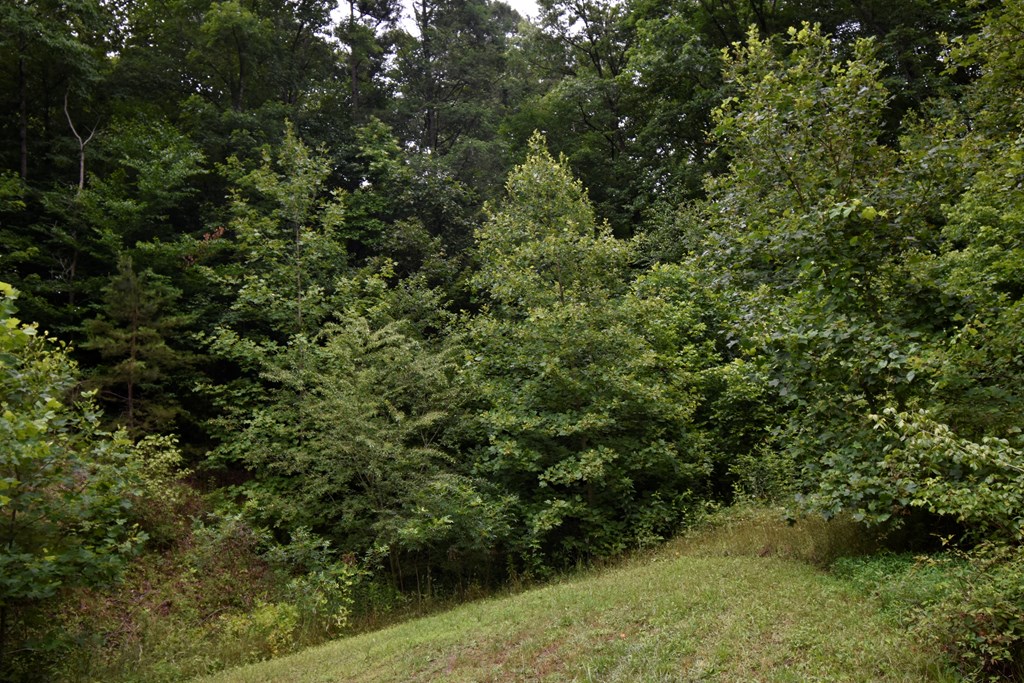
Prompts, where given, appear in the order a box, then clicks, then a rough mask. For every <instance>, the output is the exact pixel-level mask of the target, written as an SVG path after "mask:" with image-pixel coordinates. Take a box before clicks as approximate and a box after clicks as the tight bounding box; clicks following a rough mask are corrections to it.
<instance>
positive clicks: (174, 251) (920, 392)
mask: <svg viewBox="0 0 1024 683" xmlns="http://www.w3.org/2000/svg"><path fill="white" fill-rule="evenodd" d="M1022 46H1024V3H1022V2H1021V1H1020V0H1002V1H998V0H898V1H893V0H621V1H616V0H540V2H539V10H538V13H537V16H536V17H531V18H525V17H522V16H520V15H519V14H518V13H517V12H516V11H515V10H513V9H512V8H511V7H510V6H508V5H506V4H504V3H503V2H501V1H500V0H412V4H411V6H408V7H403V6H402V4H401V2H400V1H399V0H345V2H342V3H340V4H335V3H333V2H330V1H329V0H3V1H2V3H0V100H2V105H0V140H2V143H0V320H2V321H3V324H2V325H0V679H2V680H11V681H23V680H41V679H40V675H41V674H40V672H47V673H46V675H45V676H44V678H46V679H49V680H116V679H117V677H118V676H121V677H124V680H149V681H157V680H180V679H181V678H184V677H187V676H190V675H197V674H202V673H209V672H212V671H215V670H217V669H219V668H223V667H225V666H228V665H231V664H235V663H241V662H245V661H254V660H257V659H262V658H266V657H270V656H273V655H276V654H279V653H282V652H287V651H289V650H291V649H293V648H295V647H298V646H300V645H305V644H310V643H316V642H322V641H323V640H325V639H328V638H332V637H336V636H337V635H339V634H344V633H346V631H347V629H350V628H351V627H352V625H353V624H354V623H356V622H360V620H361V622H360V623H369V622H372V621H373V619H383V620H386V619H387V615H388V614H397V613H400V612H401V610H402V609H404V608H405V607H406V606H408V605H409V604H410V602H415V601H419V600H424V599H429V598H431V597H434V596H437V597H439V598H441V599H456V598H458V599H468V598H471V597H473V596H474V595H480V594H484V593H486V591H488V590H492V589H496V588H500V587H502V586H507V585H510V584H512V583H519V582H524V581H541V580H544V579H545V578H547V577H550V576H553V575H555V574H557V573H558V572H560V571H564V570H566V569H571V568H573V567H578V566H581V565H586V564H589V563H593V562H596V561H601V560H604V559H607V558H613V557H617V556H621V555H622V554H623V553H626V552H629V551H632V550H635V549H638V548H646V547H652V546H655V545H657V544H659V543H661V542H662V541H664V540H666V539H669V538H672V537H673V536H674V535H676V534H677V533H679V532H680V531H681V530H683V529H685V528H687V527H688V526H689V525H691V524H692V523H694V521H695V520H698V519H700V518H701V517H702V515H705V514H707V513H708V511H709V510H712V509H718V508H722V507H726V506H730V505H734V504H740V503H743V504H762V505H777V506H781V507H784V508H785V509H786V511H787V512H786V514H787V515H789V516H790V518H791V519H792V520H796V519H798V518H802V517H804V516H807V515H817V516H824V517H826V518H840V517H841V518H849V519H853V520H856V521H857V522H859V523H861V524H862V525H863V528H864V533H865V534H880V535H884V536H887V537H889V538H892V539H901V540H899V541H894V543H898V544H899V547H898V548H897V549H898V550H899V551H905V552H913V553H926V554H927V553H931V552H939V551H941V552H945V553H947V554H948V556H949V557H952V558H953V559H950V560H949V561H950V562H951V563H953V565H955V573H956V574H957V576H959V577H961V578H962V579H963V581H965V582H966V585H969V586H970V587H971V588H970V590H958V591H955V594H953V595H950V596H947V598H946V599H945V601H944V602H941V603H938V604H936V605H934V609H933V610H932V611H931V612H929V616H928V619H927V620H928V623H929V625H930V628H932V630H933V632H934V633H936V634H938V635H936V637H937V638H939V639H940V641H941V642H942V644H943V645H942V646H943V647H944V648H945V650H946V651H947V652H949V653H950V655H951V656H952V657H953V658H954V659H955V661H956V662H958V666H960V667H961V671H962V672H964V674H965V675H966V676H980V677H994V679H1000V678H1005V677H1009V676H1012V675H1021V672H1022V671H1024V621H1022V617H1021V614H1022V611H1021V605H1024V545H1022V540H1024V433H1022V427H1024V48H1022ZM197 641H206V642H211V643H215V644H217V645H216V647H217V648H219V649H218V650H217V652H218V654H217V655H216V656H214V655H213V654H207V655H203V656H204V657H206V659H204V660H202V661H189V662H187V663H185V664H181V663H180V662H179V663H175V662H176V661H177V660H175V657H176V656H177V655H175V654H174V653H175V652H179V653H180V651H184V650H186V649H188V647H186V645H185V644H186V643H195V642H197ZM189 647H191V646H189ZM161 648H162V649H161ZM176 648H177V649H176ZM232 648H234V650H232ZM144 649H145V651H146V653H147V654H146V657H145V658H146V659H147V661H150V662H158V663H159V666H156V665H154V667H155V668H154V667H151V668H149V669H139V667H140V666H141V665H140V663H139V662H140V658H141V657H142V655H141V653H142V651H143V650H144ZM211 652H213V650H211ZM225 653H227V654H225ZM161 658H162V659H161ZM160 667H163V668H160ZM175 667H177V668H175ZM131 671H136V672H137V673H136V674H134V675H136V676H138V677H139V678H137V679H132V678H131V675H133V674H130V672H131ZM979 680H980V679H979Z"/></svg>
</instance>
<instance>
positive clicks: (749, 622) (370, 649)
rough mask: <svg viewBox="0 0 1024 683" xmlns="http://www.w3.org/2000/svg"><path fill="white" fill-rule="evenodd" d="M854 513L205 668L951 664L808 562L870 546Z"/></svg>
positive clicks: (239, 674)
mask: <svg viewBox="0 0 1024 683" xmlns="http://www.w3.org/2000/svg"><path fill="white" fill-rule="evenodd" d="M852 529H854V527H852V526H851V525H844V524H843V523H841V522H840V523H834V524H831V525H829V524H824V523H822V522H807V523H806V525H802V524H797V525H795V526H789V525H786V524H785V523H784V522H781V521H779V519H778V517H777V516H775V515H773V514H771V513H770V512H764V511H760V512H754V513H732V515H731V516H730V518H729V519H728V521H727V522H725V523H720V524H717V525H712V526H711V528H710V529H707V530H705V531H702V532H701V533H699V534H695V535H690V536H686V537H683V538H681V539H679V540H677V541H675V542H673V543H671V544H669V545H667V546H666V547H664V548H662V549H661V550H659V551H658V552H656V553H653V554H650V555H648V556H645V557H637V558H634V559H632V560H629V561H626V562H624V563H621V564H620V566H616V567H611V568H608V569H605V570H602V571H600V572H596V573H592V574H587V575H581V576H578V577H575V578H569V579H565V580H563V581H562V582H559V583H557V584H553V585H549V586H546V587H543V588H538V589H534V590H530V591H526V592H524V593H522V594H519V595H513V596H509V597H504V598H500V599H499V598H495V599H490V600H484V601H481V602H476V603H472V604H467V605H463V606H461V607H458V608H455V609H453V610H451V611H449V612H446V613H444V614H439V615H435V616H432V617H428V618H423V619H417V620H414V621H410V622H406V623H403V624H398V625H396V626H393V627H390V628H387V629H384V630H381V631H377V632H373V633H365V634H361V635H358V636H353V637H350V638H346V639H343V640H339V641H335V642H333V643H329V644H327V645H324V646H321V647H318V648H314V649H310V650H306V651H303V652H300V653H297V654H295V655H292V656H289V657H285V658H281V659H278V660H274V661H270V662H265V663H262V664H258V665H252V666H248V667H244V668H240V669H236V670H233V671H228V672H225V673H222V674H221V675H219V676H216V677H214V678H212V679H208V680H209V681H211V683H212V682H214V681H216V682H218V683H242V682H247V681H261V682H262V681H281V682H282V683H287V682H290V681H294V682H299V681H301V682H303V683H314V682H326V681H335V682H336V681H353V682H369V681H944V680H955V677H954V676H953V675H952V674H950V673H948V669H947V668H946V665H945V663H944V661H943V660H942V658H941V657H940V655H939V654H938V653H936V652H934V651H929V650H927V649H925V648H924V647H922V646H921V645H919V644H918V643H917V642H915V641H914V639H912V638H911V637H910V636H908V635H907V633H906V631H905V630H904V629H901V628H899V626H898V625H897V624H896V623H895V622H894V621H893V620H892V619H890V618H887V617H886V616H885V615H884V614H882V613H881V612H880V610H879V608H878V605H877V604H876V603H874V602H873V601H871V600H870V599H867V598H866V597H865V596H864V594H863V592H858V591H857V590H856V589H855V588H854V587H853V586H851V585H850V584H849V583H845V582H844V581H842V580H841V579H838V578H836V577H833V576H830V575H829V574H827V573H825V572H822V571H821V570H820V569H818V568H816V567H814V566H812V564H809V562H814V563H817V564H822V563H827V562H830V561H832V560H833V559H835V557H837V556H839V555H841V554H843V553H844V552H851V551H857V550H859V549H860V545H861V543H862V541H861V540H860V538H859V537H857V536H856V535H853V536H847V535H848V534H852V533H853V531H852Z"/></svg>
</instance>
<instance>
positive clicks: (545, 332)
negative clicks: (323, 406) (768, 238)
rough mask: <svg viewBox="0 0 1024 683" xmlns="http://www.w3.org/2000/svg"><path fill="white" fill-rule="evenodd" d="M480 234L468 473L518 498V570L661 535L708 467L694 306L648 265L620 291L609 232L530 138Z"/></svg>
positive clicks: (619, 268) (560, 166)
mask: <svg viewBox="0 0 1024 683" xmlns="http://www.w3.org/2000/svg"><path fill="white" fill-rule="evenodd" d="M507 195H508V196H507V198H506V199H505V201H504V202H503V203H502V204H501V205H500V207H499V208H497V209H495V210H492V211H491V215H490V217H489V219H488V221H487V223H486V224H485V225H484V226H483V227H482V228H481V229H480V230H479V231H478V234H477V239H478V253H479V258H480V261H481V266H480V271H479V273H478V274H477V275H476V276H475V278H474V283H475V284H476V286H477V287H478V288H479V289H480V291H481V292H482V293H484V294H485V295H486V296H487V297H488V298H489V300H490V302H491V304H490V307H489V308H488V309H486V310H485V311H484V313H483V314H481V315H479V316H477V317H476V318H474V319H472V320H471V321H470V322H469V330H468V333H469V342H468V344H469V351H468V359H469V365H468V367H467V369H466V375H465V378H464V382H465V383H466V386H467V387H471V388H472V390H473V391H474V393H475V394H476V396H477V400H478V401H479V411H480V412H479V415H478V417H477V424H478V429H479V430H480V434H481V437H482V438H483V439H485V442H486V445H485V446H484V447H483V448H482V449H481V451H480V452H479V454H478V456H477V465H476V466H477V470H478V471H479V472H480V473H481V474H483V475H484V476H485V477H486V478H487V479H489V480H491V481H493V482H495V483H498V484H500V485H501V486H502V487H503V489H504V491H506V492H507V493H508V494H509V495H513V496H515V497H516V499H517V505H516V508H515V509H516V513H517V515H518V519H517V523H518V525H519V529H520V532H519V533H520V534H521V535H519V536H517V537H516V538H515V539H514V542H513V545H512V551H513V552H514V554H515V555H516V556H518V557H519V558H520V559H521V560H522V561H523V562H525V565H526V568H527V569H529V570H531V571H533V570H540V569H541V568H543V567H544V566H550V565H552V564H554V565H558V564H563V563H571V562H573V561H576V560H579V559H582V558H588V557H593V556H602V555H610V554H613V553H616V552H619V551H621V550H622V549H624V548H626V547H628V546H631V545H636V544H638V543H645V542H650V541H653V540H655V539H657V538H660V537H663V536H664V535H665V534H667V533H670V532H671V531H672V530H673V529H674V528H675V526H676V525H677V524H678V523H679V522H680V520H681V519H682V518H683V517H684V516H685V513H686V511H687V503H688V501H690V500H692V499H693V498H695V497H696V496H698V495H700V493H701V492H702V487H703V486H704V485H705V484H706V482H707V476H708V474H709V473H710V471H711V469H712V468H713V466H714V465H713V462H712V458H711V457H710V456H709V455H708V453H707V451H706V450H705V448H704V443H703V438H702V435H701V434H700V430H699V429H697V428H696V427H695V425H694V423H693V421H692V418H693V416H694V413H695V411H696V409H697V405H698V403H699V401H700V389H701V387H702V385H703V383H704V381H705V380H704V378H703V375H702V371H703V370H705V369H707V368H708V367H709V366H710V365H711V364H712V362H713V359H714V349H713V348H710V347H709V346H708V344H707V343H706V340H705V339H704V338H703V335H702V325H701V322H700V320H699V313H698V312H697V311H696V310H695V308H694V307H693V306H692V304H691V303H690V302H688V301H686V300H685V299H684V298H676V297H674V296H672V293H671V289H669V288H668V287H667V284H666V283H667V282H671V281H672V278H671V277H666V276H665V275H666V274H665V273H661V272H653V273H651V274H649V275H648V276H645V277H644V278H642V279H641V280H639V281H638V282H637V283H636V284H635V286H634V287H633V288H630V287H629V285H628V265H629V261H630V258H631V256H632V254H633V250H632V245H631V244H630V243H626V242H620V241H618V240H616V239H615V238H614V237H612V236H611V234H610V230H609V228H608V226H607V224H604V225H602V224H599V223H597V221H596V220H595V217H594V212H593V208H592V207H591V206H590V204H589V202H588V201H587V199H586V194H585V193H584V191H583V189H582V187H581V185H580V183H579V182H577V181H575V180H573V178H572V176H571V174H570V173H569V171H568V169H567V168H566V166H565V162H564V159H563V160H561V161H556V160H555V159H554V158H552V157H551V155H550V154H549V153H548V152H547V151H546V150H545V149H544V142H543V138H541V137H539V136H535V137H534V139H533V140H532V141H531V155H530V157H529V158H528V159H527V161H526V162H525V163H524V164H523V165H521V166H519V167H517V168H516V169H515V170H514V171H513V172H512V173H511V174H510V176H509V179H508V183H507Z"/></svg>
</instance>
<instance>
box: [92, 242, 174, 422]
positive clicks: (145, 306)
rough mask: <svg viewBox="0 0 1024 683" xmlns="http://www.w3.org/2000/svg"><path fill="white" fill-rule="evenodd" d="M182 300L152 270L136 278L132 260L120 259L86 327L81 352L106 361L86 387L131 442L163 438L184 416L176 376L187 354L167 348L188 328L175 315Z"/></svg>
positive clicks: (168, 284) (164, 280)
mask: <svg viewBox="0 0 1024 683" xmlns="http://www.w3.org/2000/svg"><path fill="white" fill-rule="evenodd" d="M180 295H181V292H180V291H179V290H177V289H175V288H174V287H172V286H171V285H170V283H169V282H168V281H167V278H162V277H160V276H158V275H156V274H155V273H153V271H152V270H145V271H142V272H141V273H139V272H137V271H136V269H135V267H134V265H133V264H132V260H131V258H130V257H129V256H127V255H122V256H121V258H120V259H119V260H118V272H117V275H115V276H114V277H113V278H111V281H110V283H109V284H108V285H107V287H106V288H105V290H104V305H103V308H102V309H101V312H100V314H99V315H98V316H97V317H95V318H92V319H89V320H87V321H86V322H85V332H86V337H87V339H86V341H85V342H84V343H83V344H82V346H83V348H86V349H92V350H95V351H97V352H98V353H99V355H100V357H101V358H102V359H103V361H104V364H103V365H101V366H100V367H98V368H97V369H96V370H95V371H94V372H93V373H92V375H91V377H90V378H89V380H88V382H87V383H88V384H89V385H91V386H93V387H96V388H99V389H100V390H101V393H100V398H101V399H103V400H104V401H106V402H108V403H110V404H113V405H115V406H118V408H117V413H118V414H117V418H116V422H117V423H118V424H120V425H121V426H123V427H124V428H126V429H127V430H128V432H129V433H130V434H131V435H133V436H141V435H145V434H148V433H151V432H161V431H163V432H166V431H168V430H169V428H170V427H171V426H172V425H174V421H175V418H177V417H179V416H180V415H181V413H182V412H183V409H182V405H181V399H180V398H178V397H176V396H175V393H176V390H175V386H174V385H178V386H179V387H180V386H181V385H184V384H185V381H184V380H183V379H181V378H175V372H177V371H180V370H183V369H185V368H187V367H188V366H189V365H190V360H191V359H190V354H188V353H187V352H185V351H182V350H178V349H175V348H174V347H173V345H171V344H169V343H168V342H169V341H171V339H172V338H173V337H174V336H175V334H176V333H179V332H180V331H181V330H182V329H184V328H185V327H186V325H187V324H188V323H189V322H190V321H189V316H188V315H187V314H182V313H177V312H175V309H176V308H178V307H179V298H180ZM173 379H177V380H178V381H177V382H172V380H173ZM182 388H184V387H182ZM179 390H180V389H179Z"/></svg>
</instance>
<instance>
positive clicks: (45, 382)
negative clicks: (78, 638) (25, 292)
mask: <svg viewBox="0 0 1024 683" xmlns="http://www.w3.org/2000/svg"><path fill="white" fill-rule="evenodd" d="M0 295H2V297H3V298H2V299H0V411H2V414H0V441H2V442H3V444H4V447H3V449H2V450H0V517H2V523H0V670H6V671H17V669H16V668H15V667H14V665H12V664H11V654H10V652H8V648H7V641H8V637H9V635H10V633H11V628H10V627H11V624H12V620H13V623H15V624H16V623H18V621H17V620H18V619H21V618H24V617H26V616H27V613H28V612H29V611H30V610H31V609H32V608H33V607H34V606H37V605H38V604H39V603H40V602H41V601H43V600H45V599H47V598H50V597H52V596H53V595H54V594H55V593H56V592H57V591H58V590H59V589H60V588H62V587H65V586H73V585H90V584H102V583H104V582H109V581H110V580H112V579H113V578H114V577H115V576H116V575H117V572H118V570H119V568H120V567H121V566H122V564H123V562H124V558H125V557H126V556H127V555H128V554H129V553H130V552H131V550H132V549H133V548H134V547H135V546H136V545H137V544H138V543H139V542H140V541H141V540H142V536H141V535H140V534H139V532H138V531H137V530H135V529H134V528H132V527H129V525H128V522H127V511H128V509H129V507H130V496H129V492H130V490H131V487H132V485H133V481H132V479H131V478H130V477H129V476H128V475H127V473H126V472H127V470H126V468H125V467H124V461H125V457H126V454H127V450H128V448H129V446H130V444H129V442H127V441H126V440H125V439H124V438H123V437H122V436H115V437H113V438H112V437H110V436H109V435H105V434H104V433H103V432H100V431H99V421H98V416H97V415H96V413H95V411H94V410H93V409H92V407H91V406H90V405H89V403H88V402H87V401H77V400H75V399H74V398H73V396H72V393H71V392H72V389H73V388H74V385H75V382H76V378H75V365H74V363H73V362H72V361H71V359H70V358H69V357H68V353H67V350H66V348H64V347H63V346H61V345H59V344H57V343H56V342H55V341H54V340H52V339H50V338H48V337H46V336H45V335H44V334H41V333H40V332H39V331H38V328H37V327H36V326H35V325H26V324H22V323H21V322H20V321H19V320H18V319H17V318H15V317H14V305H13V301H14V299H15V297H16V295H17V292H16V291H15V290H14V289H13V288H12V287H11V286H10V285H8V284H6V283H0ZM14 632H15V633H17V631H14Z"/></svg>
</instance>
